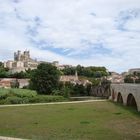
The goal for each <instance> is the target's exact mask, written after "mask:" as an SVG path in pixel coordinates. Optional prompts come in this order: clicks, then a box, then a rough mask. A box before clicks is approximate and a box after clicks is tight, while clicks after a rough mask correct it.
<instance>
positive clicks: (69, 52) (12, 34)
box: [0, 0, 140, 72]
mask: <svg viewBox="0 0 140 140" xmlns="http://www.w3.org/2000/svg"><path fill="white" fill-rule="evenodd" d="M17 50H22V51H24V50H30V53H31V56H32V57H33V58H37V59H38V60H45V61H54V60H58V61H60V63H61V64H72V65H77V64H81V65H84V66H89V65H93V66H105V67H106V68H107V69H109V70H110V71H118V72H122V71H126V70H127V69H129V68H136V67H140V0H0V61H4V60H9V59H13V52H14V51H17Z"/></svg>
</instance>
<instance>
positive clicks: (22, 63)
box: [4, 51, 39, 73]
mask: <svg viewBox="0 0 140 140" xmlns="http://www.w3.org/2000/svg"><path fill="white" fill-rule="evenodd" d="M38 64H39V62H38V61H37V60H34V59H32V58H31V57H30V52H29V51H24V52H23V53H22V52H21V51H17V52H15V53H14V60H8V61H7V62H4V67H5V68H8V69H9V71H10V72H11V73H16V72H21V71H26V70H28V69H31V70H33V69H36V68H37V66H38Z"/></svg>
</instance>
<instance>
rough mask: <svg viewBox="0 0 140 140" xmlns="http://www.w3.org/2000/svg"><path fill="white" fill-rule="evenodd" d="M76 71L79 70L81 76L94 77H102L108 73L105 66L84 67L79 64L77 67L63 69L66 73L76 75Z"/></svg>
mask: <svg viewBox="0 0 140 140" xmlns="http://www.w3.org/2000/svg"><path fill="white" fill-rule="evenodd" d="M75 71H77V72H78V75H79V76H86V77H92V78H101V77H103V76H107V75H108V73H107V71H106V68H105V67H93V66H90V67H83V66H80V65H78V66H77V67H70V68H65V69H64V70H62V72H63V73H64V75H74V74H75Z"/></svg>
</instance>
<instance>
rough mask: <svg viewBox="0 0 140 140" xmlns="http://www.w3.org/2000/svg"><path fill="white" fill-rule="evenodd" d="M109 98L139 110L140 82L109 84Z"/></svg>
mask: <svg viewBox="0 0 140 140" xmlns="http://www.w3.org/2000/svg"><path fill="white" fill-rule="evenodd" d="M110 98H111V100H113V101H115V102H118V103H122V104H124V105H127V106H132V107H134V108H136V109H137V110H138V111H140V84H111V96H110Z"/></svg>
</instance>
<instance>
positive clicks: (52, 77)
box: [30, 63, 60, 94]
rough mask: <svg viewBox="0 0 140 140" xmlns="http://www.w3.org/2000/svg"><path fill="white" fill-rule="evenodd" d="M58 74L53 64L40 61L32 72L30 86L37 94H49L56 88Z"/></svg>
mask: <svg viewBox="0 0 140 140" xmlns="http://www.w3.org/2000/svg"><path fill="white" fill-rule="evenodd" d="M59 75H60V73H59V70H57V68H56V67H55V66H53V65H51V64H48V63H41V64H40V65H38V67H37V69H36V70H34V71H33V73H32V76H31V82H30V86H31V88H32V89H35V90H36V91H37V92H38V93H39V94H51V93H52V91H53V90H54V89H57V88H58V83H59Z"/></svg>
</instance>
